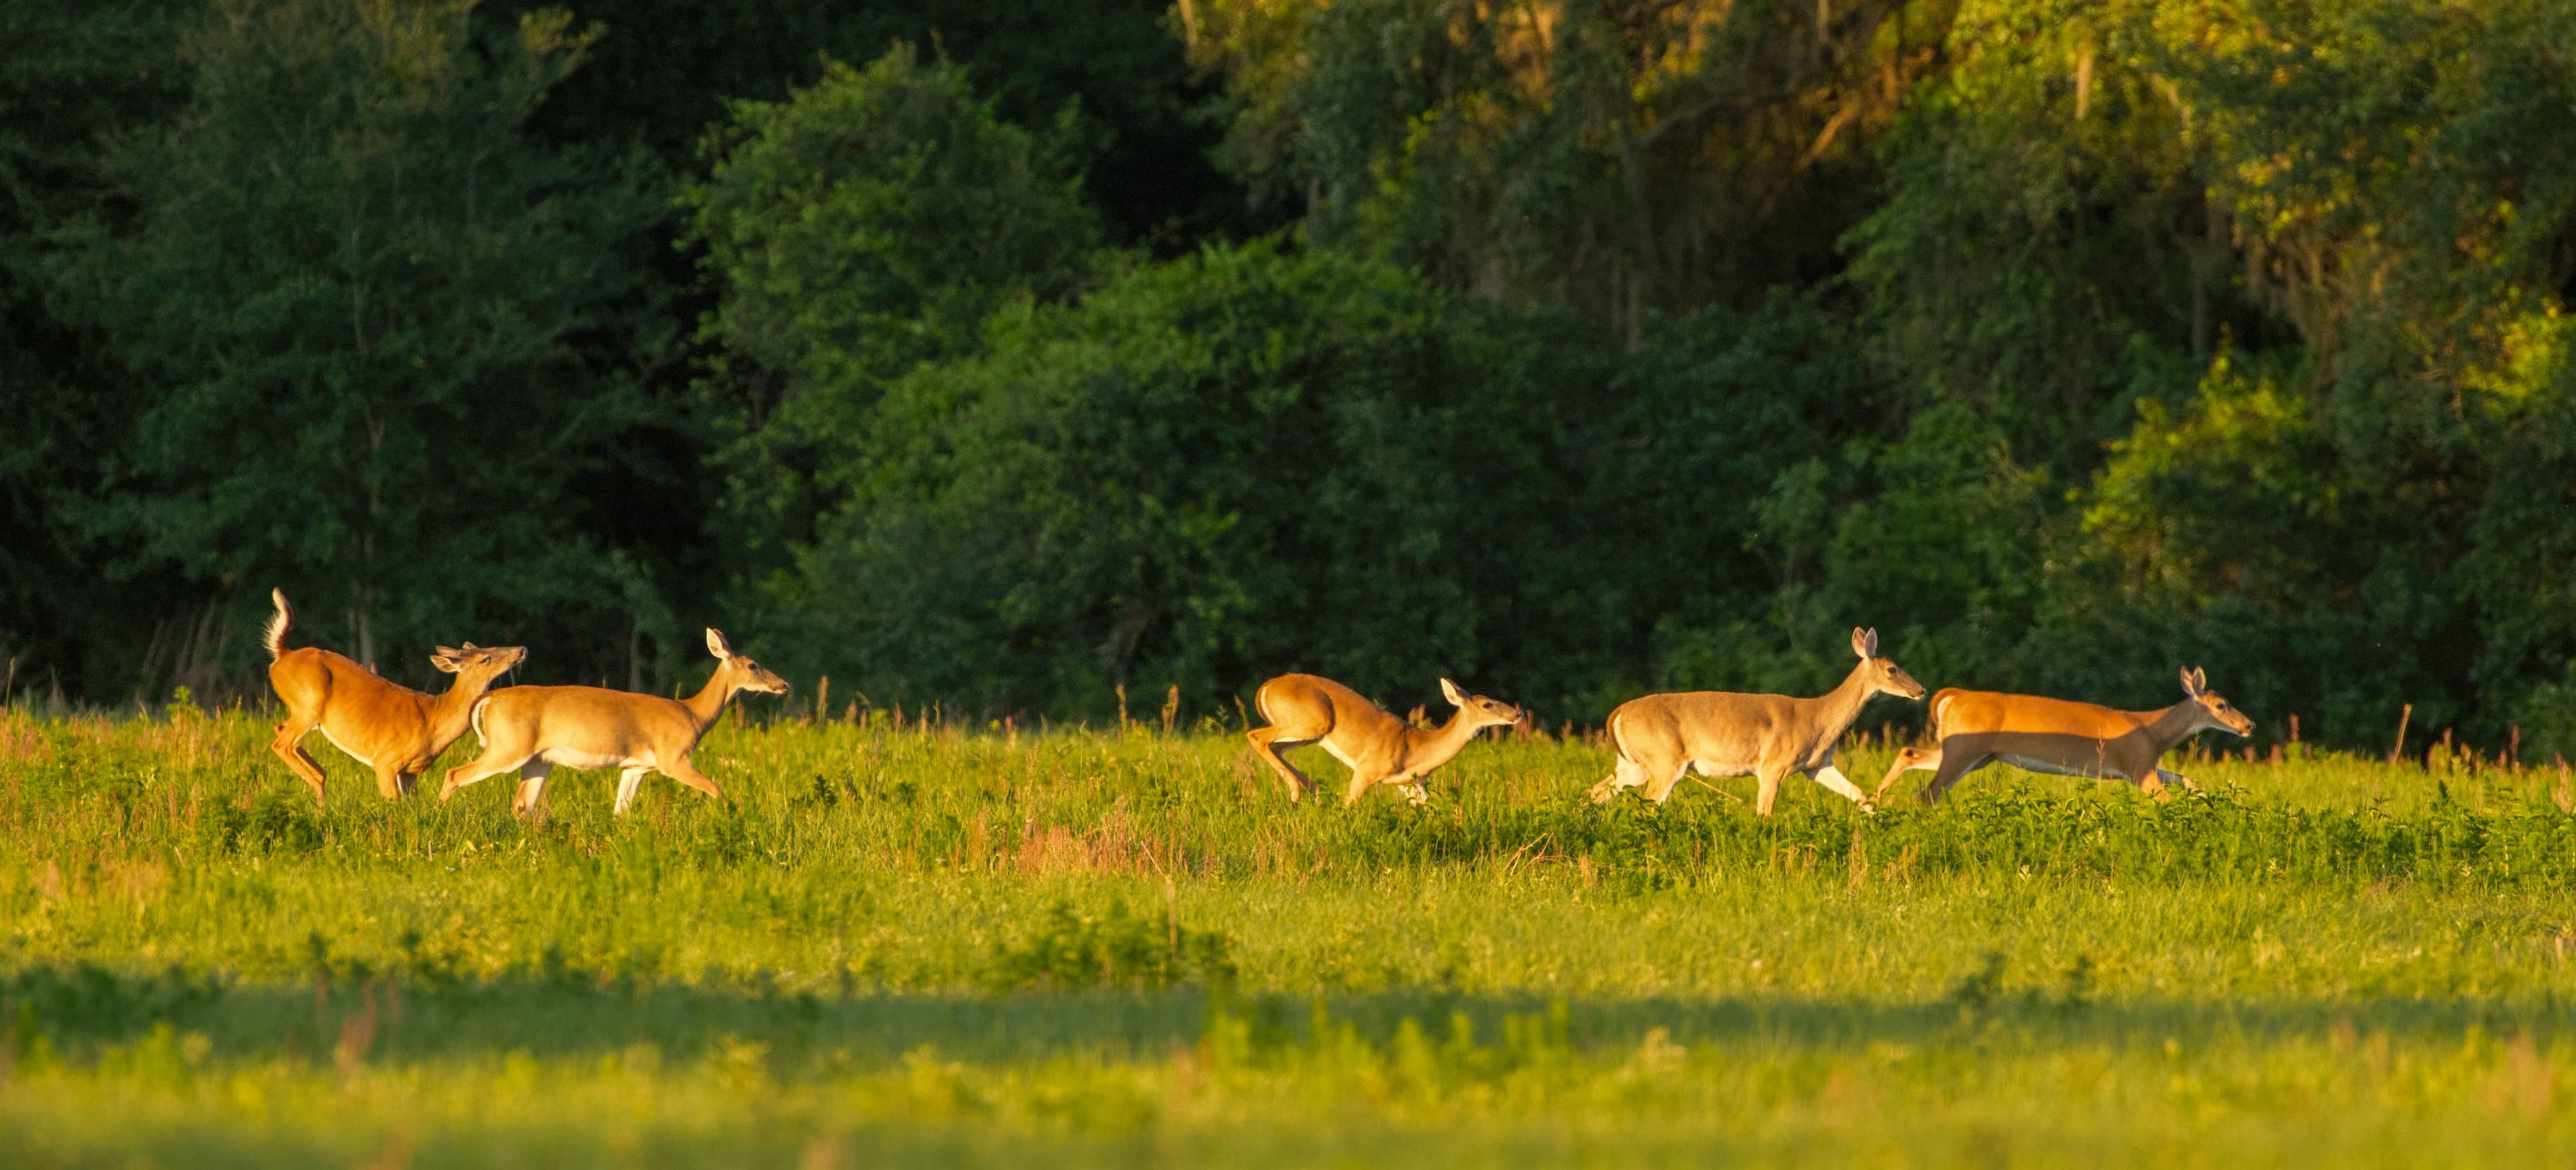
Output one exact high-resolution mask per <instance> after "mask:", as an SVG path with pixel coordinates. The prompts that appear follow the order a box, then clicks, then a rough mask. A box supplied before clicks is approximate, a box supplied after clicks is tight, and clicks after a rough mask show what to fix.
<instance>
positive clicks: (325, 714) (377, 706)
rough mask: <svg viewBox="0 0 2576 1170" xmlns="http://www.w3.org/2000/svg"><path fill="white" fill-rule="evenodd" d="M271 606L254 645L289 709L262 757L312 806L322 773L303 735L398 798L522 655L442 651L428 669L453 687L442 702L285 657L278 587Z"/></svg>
mask: <svg viewBox="0 0 2576 1170" xmlns="http://www.w3.org/2000/svg"><path fill="white" fill-rule="evenodd" d="M268 598H269V600H270V601H273V602H275V603H276V604H277V615H276V616H275V617H272V618H270V619H269V620H268V631H267V633H265V634H263V635H261V638H260V644H261V645H262V646H264V647H266V648H267V650H268V658H269V662H268V685H269V686H270V687H271V688H273V689H274V690H276V691H277V699H278V702H280V703H282V704H284V705H285V706H286V721H285V722H283V723H280V724H278V725H277V738H275V739H273V740H271V741H269V745H268V750H270V751H272V752H275V753H277V757H278V758H279V759H282V760H284V761H286V766H287V767H288V768H291V769H293V770H294V771H295V774H296V775H298V776H301V777H303V778H304V782H305V783H306V784H308V785H310V786H312V789H313V799H314V800H315V801H317V802H318V801H320V800H321V799H322V766H321V765H319V764H317V763H314V762H313V757H312V756H311V755H310V754H307V753H306V752H305V750H304V737H305V736H307V735H310V734H312V733H313V732H314V731H315V730H316V729H319V730H320V731H321V732H322V735H323V738H325V739H328V740H330V741H331V743H332V746H334V747H337V748H339V749H340V750H341V751H343V752H347V753H348V754H349V756H350V757H351V758H352V759H355V760H357V761H358V762H359V763H361V764H365V765H366V766H367V767H368V768H370V769H372V770H373V771H374V772H375V774H376V792H377V794H378V795H380V796H383V797H384V798H385V799H387V800H395V799H398V798H400V797H401V796H402V795H403V794H404V793H407V792H410V791H411V787H412V780H413V779H414V778H415V777H417V776H419V775H420V774H421V773H422V772H424V771H427V770H428V768H429V764H430V761H432V760H435V759H437V758H438V753H440V752H442V751H445V750H447V745H449V744H451V743H454V742H456V740H457V738H458V737H459V736H462V735H464V734H465V726H466V722H467V719H468V717H469V713H470V712H471V711H472V710H473V707H474V701H475V700H476V699H479V698H481V697H483V692H484V690H485V689H487V688H489V687H490V686H491V685H492V680H493V679H495V678H498V677H499V676H500V675H501V672H503V671H506V670H508V669H510V668H511V667H513V666H517V665H518V664H519V661H520V660H521V659H524V658H526V657H527V656H528V651H527V649H526V648H525V647H522V646H477V645H475V644H474V643H472V642H467V643H466V644H465V645H464V646H463V647H461V648H456V647H448V646H441V647H439V648H438V653H436V654H434V655H431V656H430V659H429V661H430V665H432V666H435V667H437V668H438V669H440V670H443V671H446V672H447V673H449V674H452V675H455V676H456V680H455V681H454V682H452V683H450V684H449V685H448V688H447V691H446V693H444V694H439V695H425V694H422V693H421V692H419V691H415V690H413V689H411V688H410V687H406V686H398V685H396V684H394V683H390V682H386V681H385V680H384V679H383V678H382V677H381V676H379V675H377V674H376V672H374V671H372V670H369V669H367V668H366V667H364V666H360V665H358V663H357V662H356V661H354V660H352V659H350V658H349V657H347V656H346V655H342V654H336V653H333V652H332V651H329V650H325V649H322V648H321V647H319V646H306V647H303V648H301V649H297V650H289V649H287V648H286V632H287V631H288V630H290V629H293V628H294V627H295V611H294V610H292V609H290V608H288V607H287V604H286V591H285V590H283V589H272V590H269V592H268Z"/></svg>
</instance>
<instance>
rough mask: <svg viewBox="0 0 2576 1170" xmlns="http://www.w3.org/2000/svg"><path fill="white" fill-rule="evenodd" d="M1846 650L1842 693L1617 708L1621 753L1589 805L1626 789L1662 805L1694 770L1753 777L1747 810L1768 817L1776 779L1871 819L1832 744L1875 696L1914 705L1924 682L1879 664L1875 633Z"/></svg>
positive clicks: (1721, 696) (1708, 694) (1613, 728)
mask: <svg viewBox="0 0 2576 1170" xmlns="http://www.w3.org/2000/svg"><path fill="white" fill-rule="evenodd" d="M1851 645H1852V653H1854V654H1857V655H1859V656H1860V665H1858V666H1855V667H1853V668H1852V672H1851V673H1850V674H1849V675H1847V676H1845V677H1844V678H1843V681H1842V685H1840V686H1837V687H1835V688H1834V689H1833V690H1831V691H1829V692H1826V693H1825V694H1823V695H1821V696H1818V697H1816V698H1813V699H1799V698H1792V697H1790V696H1788V695H1739V694H1732V693H1729V692H1725V691H1690V692H1685V693H1682V694H1674V695H1647V696H1645V697H1644V698H1640V699H1631V700H1629V701H1627V702H1625V703H1622V704H1620V705H1619V709H1618V710H1615V711H1612V712H1611V713H1610V740H1611V743H1612V744H1613V745H1615V746H1616V747H1617V748H1618V749H1619V763H1618V766H1617V768H1616V770H1614V771H1612V772H1611V773H1610V774H1609V775H1607V776H1604V777H1602V778H1601V782H1600V783H1598V784H1595V785H1593V786H1592V799H1593V801H1594V802H1596V803H1599V802H1603V801H1607V800H1609V799H1610V798H1612V797H1614V796H1617V795H1619V791H1620V790H1621V789H1623V788H1637V787H1643V788H1644V789H1645V790H1646V799H1648V800H1651V801H1654V802H1655V803H1657V804H1662V803H1664V801H1666V800H1667V799H1670V798H1671V796H1672V794H1673V786H1674V785H1676V784H1679V783H1681V780H1682V773H1683V772H1684V771H1685V770H1687V769H1697V770H1698V772H1699V774H1700V775H1702V776H1706V777H1708V778H1710V779H1717V778H1719V777H1723V776H1751V777H1753V778H1754V780H1755V781H1756V782H1757V783H1758V784H1759V786H1760V787H1759V790H1758V792H1757V793H1756V795H1755V797H1754V802H1753V811H1754V812H1756V813H1759V814H1761V815H1762V816H1766V817H1767V816H1770V815H1771V805H1772V802H1773V801H1775V800H1777V799H1778V798H1779V796H1780V781H1781V780H1782V779H1783V778H1785V777H1787V776H1788V774H1789V773H1791V772H1803V773H1805V774H1806V775H1807V776H1809V777H1810V778H1812V779H1814V780H1815V782H1816V783H1818V784H1822V785H1824V786H1825V787H1826V788H1829V789H1832V790H1833V791H1835V792H1837V793H1840V794H1842V795H1843V796H1844V797H1846V798H1848V799H1849V800H1850V801H1851V802H1852V803H1854V804H1857V805H1859V806H1860V807H1861V808H1862V810H1863V811H1868V810H1869V809H1870V808H1871V805H1870V800H1869V797H1868V796H1867V795H1866V794H1864V793H1862V792H1861V790H1860V789H1859V788H1858V787H1856V786H1854V785H1853V784H1852V782H1851V781H1850V780H1847V779H1845V778H1844V777H1843V774H1842V770H1841V769H1840V768H1837V767H1835V764H1834V760H1835V754H1836V750H1835V749H1836V745H1838V744H1839V743H1841V741H1842V738H1843V733H1844V732H1845V731H1848V730H1850V729H1851V725H1852V722H1853V721H1854V720H1857V719H1859V718H1860V710H1861V706H1862V705H1863V704H1865V703H1867V702H1869V700H1870V699H1871V698H1872V697H1873V696H1877V695H1895V696H1897V697H1899V698H1905V699H1920V698H1922V697H1923V684H1921V683H1919V682H1916V681H1914V676H1913V675H1910V674H1907V673H1905V668H1904V667H1901V666H1898V665H1897V664H1896V663H1894V662H1891V661H1889V660H1887V659H1885V658H1881V657H1879V656H1878V631H1877V630H1862V629H1854V630H1853V631H1852V641H1851Z"/></svg>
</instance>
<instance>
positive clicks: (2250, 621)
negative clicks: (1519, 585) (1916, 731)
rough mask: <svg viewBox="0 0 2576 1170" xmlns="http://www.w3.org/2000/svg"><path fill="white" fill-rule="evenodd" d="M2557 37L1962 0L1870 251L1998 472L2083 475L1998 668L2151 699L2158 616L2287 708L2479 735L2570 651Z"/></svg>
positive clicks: (2498, 15)
mask: <svg viewBox="0 0 2576 1170" xmlns="http://www.w3.org/2000/svg"><path fill="white" fill-rule="evenodd" d="M2571 37H2576V17H2571V16H2570V15H2569V14H2568V12H2567V11H2566V10H2565V9H2564V8H2563V6H2556V5H2547V4H2537V3H2524V2H2520V0H2499V2H2495V3H2485V4H2472V5H2425V4H2417V3H2410V2H2405V0H2354V2H2350V3H2338V4H2305V3H2299V4H2292V3H2268V2H2250V3H2242V4H2233V5H2225V6H2220V7H2217V8H2214V9H2213V8H2207V7H2198V6H2183V5H2175V4H2168V3H2161V2H2151V0H2139V2H2135V3H2123V4H2109V5H2097V4H2082V5H2076V4H2066V5H2055V6H2050V5H2030V4H2017V3H2015V4H2007V3H1993V4H1969V5H1966V6H1964V7H1963V8H1962V10H1961V12H1960V14H1959V18H1958V22H1957V26H1956V30H1955V31H1954V33H1953V36H1952V38H1951V41H1950V49H1951V50H1952V51H1953V52H1954V53H1955V54H1956V60H1955V63H1954V64H1953V66H1952V68H1951V70H1950V71H1949V72H1948V74H1947V75H1946V76H1944V77H1943V78H1941V79H1940V80H1939V81H1937V82H1935V83H1932V84H1930V85H1928V86H1927V87H1925V90H1924V92H1922V94H1921V95H1920V96H1918V97H1917V98H1916V99H1915V100H1914V101H1913V102H1912V103H1910V105H1909V108H1908V112H1907V114H1906V117H1905V119H1904V120H1903V122H1902V123H1901V125H1900V127H1899V129H1898V130H1897V131H1896V132H1895V133H1893V134H1892V135H1891V136H1890V137H1889V139H1888V146H1887V148H1886V151H1885V154H1886V157H1887V158H1888V160H1889V173H1890V175H1891V178H1892V180H1893V182H1894V185H1893V188H1892V191H1891V194H1890V197H1889V199H1888V200H1887V202H1886V203H1885V205H1883V206H1882V207H1881V208H1880V210H1879V211H1877V212H1876V213H1874V214H1873V216H1872V217H1871V219H1870V220H1869V221H1868V223H1867V224H1866V225H1864V227H1863V228H1862V229H1861V230H1859V231H1858V232H1856V233H1855V234H1854V237H1853V242H1854V247H1855V249H1856V250H1855V266H1854V269H1853V274H1854V276H1855V277H1857V278H1858V280H1859V281H1860V282H1861V283H1862V284H1863V286H1864V287H1865V288H1867V289H1868V290H1869V293H1870V301H1869V304H1870V317H1869V324H1870V326H1871V328H1872V331H1873V333H1874V334H1875V336H1876V337H1877V339H1878V341H1879V343H1880V344H1881V345H1883V346H1884V347H1885V348H1884V350H1883V351H1882V352H1883V356H1884V357H1885V359H1886V360H1887V363H1888V367H1889V371H1890V376H1891V378H1893V379H1894V380H1896V381H1897V382H1898V384H1900V385H1902V386H1904V387H1905V391H1906V393H1907V394H1908V395H1909V396H1911V397H1913V398H1914V399H1915V400H1917V401H1920V402H1925V403H1955V404H1959V405H1963V406H1966V407H1969V408H1971V409H1974V410H1976V411H1977V412H1978V413H1979V414H1980V415H1982V416H1983V417H1985V418H1986V419H1988V420H1991V425H1992V426H1993V427H1994V428H1995V429H1996V431H1997V432H1998V433H1999V434H2000V435H2001V436H2002V437H2003V439H2004V440H2005V443H2006V445H2005V447H2004V451H2005V454H2004V456H2003V457H2002V458H2001V459H2000V461H1999V462H1998V463H1997V464H1996V471H1995V474H1994V478H1993V481H1994V482H1996V483H1998V484H2001V483H2005V482H2009V481H2011V480H2013V479H2015V478H2017V477H2021V476H2024V475H2029V474H2041V475H2044V476H2045V482H2047V483H2049V484H2051V485H2055V484H2064V485H2067V487H2068V489H2071V490H2070V491H2069V494H2068V500H2069V504H2070V506H2071V507H2072V508H2073V509H2074V511H2075V513H2076V516H2074V517H2067V518H2062V519H2060V520H2058V521H2056V522H2055V523H2053V524H2050V525H2047V526H2046V530H2047V531H2049V532H2052V533H2054V534H2056V536H2055V538H2054V539H2053V541H2052V542H2051V543H2050V544H2049V547H2050V549H2051V550H2052V551H2051V553H2050V555H2049V557H2048V558H2047V560H2046V562H2045V565H2044V566H2041V565H2033V566H2031V567H2032V568H2033V569H2034V570H2038V571H2040V573H2041V576H2042V577H2043V580H2042V584H2041V588H2042V596H2041V600H2040V603H2039V604H2038V605H2036V606H2035V607H2033V611H2032V612H2033V621H2034V622H2035V624H2034V625H2033V626H2031V627H2029V633H2028V634H2027V636H2026V637H2025V638H2023V639H2021V645H2020V646H2019V647H2018V648H2007V647H2002V646H1998V647H1997V649H1998V651H1999V653H1997V654H1996V655H1995V656H1994V657H1995V660H1996V662H1997V665H1996V667H1995V669H1994V673H1995V674H1996V675H1999V676H2002V677H2004V678H2016V677H2017V678H2020V679H2025V680H2033V681H2045V682H2047V683H2051V684H2054V685H2056V686H2058V687H2060V688H2062V689H2075V688H2085V687H2089V688H2092V689H2096V690H2109V691H2119V692H2126V693H2129V694H2132V695H2134V696H2136V699H2135V701H2144V700H2146V699H2147V698H2149V697H2150V696H2151V695H2152V694H2153V693H2155V691H2157V690H2161V689H2163V686H2164V684H2163V683H2162V681H2161V680H2160V679H2158V677H2157V676H2159V675H2161V674H2162V673H2165V672H2164V670H2163V666H2164V663H2161V662H2155V663H2150V662H2147V661H2142V660H2140V659H2139V658H2138V656H2137V655H2135V654H2134V653H2133V652H2132V651H2131V649H2130V648H2132V647H2138V646H2153V647H2159V648H2171V649H2170V650H2168V652H2167V654H2166V655H2165V656H2167V657H2172V656H2181V657H2185V658H2186V659H2187V660H2190V659H2199V658H2206V659H2208V660H2209V661H2210V662H2211V664H2212V670H2213V671H2223V672H2224V673H2225V675H2226V676H2227V677H2229V678H2231V679H2243V680H2245V681H2243V682H2241V683H2239V682H2231V684H2230V685H2231V690H2232V691H2233V693H2235V694H2237V695H2238V696H2239V697H2240V698H2243V699H2245V700H2247V701H2248V705H2249V706H2252V707H2254V708H2255V709H2257V710H2269V711H2271V712H2273V713H2274V719H2275V721H2276V723H2277V722H2278V721H2279V720H2280V719H2281V718H2283V717H2284V716H2286V714H2287V713H2288V712H2290V711H2294V710H2298V711H2304V712H2305V713H2306V715H2307V725H2308V727H2309V728H2310V730H2311V731H2312V732H2313V731H2314V730H2315V729H2317V728H2318V726H2319V721H2320V718H2321V717H2322V721H2323V724H2324V727H2325V729H2326V730H2327V732H2328V734H2330V735H2339V736H2344V737H2348V738H2350V739H2353V740H2364V739H2367V738H2369V736H2370V735H2371V734H2372V733H2373V732H2379V731H2382V729H2384V728H2385V726H2386V723H2387V722H2388V721H2392V720H2393V713H2394V711H2395V710H2396V708H2397V707H2398V705H2399V704H2400V702H2402V701H2412V702H2415V703H2417V704H2419V706H2420V707H2421V708H2422V711H2420V712H2419V716H2420V717H2421V719H2422V723H2421V725H2422V726H2424V727H2425V728H2426V729H2427V730H2428V731H2429V730H2430V729H2432V728H2435V727H2440V726H2445V725H2448V724H2450V723H2452V722H2454V721H2463V722H2465V723H2466V724H2467V725H2468V726H2470V727H2472V728H2473V729H2475V730H2476V731H2477V732H2479V733H2480V734H2482V735H2498V734H2500V733H2501V732H2502V731H2503V730H2504V728H2503V727H2502V726H2501V725H2502V724H2503V723H2504V722H2506V721H2508V720H2509V719H2510V718H2512V717H2513V712H2514V710H2515V706H2516V702H2517V700H2516V697H2515V694H2516V690H2517V687H2518V686H2523V685H2528V684H2527V683H2514V682H2508V681H2507V680H2509V679H2523V680H2528V679H2533V678H2534V677H2535V675H2538V676H2539V677H2543V678H2545V677H2548V675H2549V674H2550V673H2552V670H2551V667H2550V664H2551V663H2553V662H2563V661H2564V660H2565V656H2566V655H2567V654H2568V653H2570V652H2571V651H2576V642H2571V641H2570V639H2569V636H2568V626H2567V624H2566V623H2565V622H2564V620H2563V619H2559V618H2556V617H2554V616H2550V613H2549V610H2548V605H2549V599H2550V593H2549V591H2548V589H2547V588H2546V586H2544V585H2542V584H2541V582H2542V580H2543V579H2545V578H2546V577H2547V576H2548V575H2549V573H2550V570H2551V568H2553V567H2555V566H2558V565H2563V564H2565V563H2566V559H2567V558H2566V553H2565V552H2563V551H2561V550H2563V549H2565V548H2566V547H2568V545H2569V544H2570V542H2571V537H2570V536H2569V535H2566V534H2568V533H2569V532H2570V531H2571V526H2576V514H2571V513H2570V511H2569V510H2568V509H2567V508H2566V507H2565V504H2566V502H2567V500H2568V496H2567V492H2568V490H2569V480H2568V478H2567V474H2566V465H2565V464H2564V463H2563V462H2558V461H2553V460H2552V458H2551V457H2550V455H2549V452H2550V451H2551V449H2552V447H2551V445H2550V443H2549V442H2548V441H2547V440H2543V439H2541V438H2540V436H2541V435H2543V434H2546V433H2549V431H2550V429H2551V428H2550V427H2549V425H2548V424H2547V423H2545V422H2543V421H2541V420H2542V419H2544V418H2548V417H2550V416H2551V415H2552V413H2553V412H2554V411H2556V410H2557V409H2559V407H2558V406H2557V404H2558V403H2559V402H2561V401H2563V400H2564V390H2563V386H2564V385H2565V380H2566V372H2565V371H2566V366H2565V361H2564V341H2563V329H2562V327H2561V326H2560V325H2559V323H2558V314H2559V312H2560V308H2559V306H2560V303H2561V301H2562V299H2563V296H2564V294H2565V290H2566V289H2567V288H2568V287H2569V281H2570V277H2571V276H2576V267H2571V257H2576V252H2571V249H2570V247H2569V241H2570V239H2571V238H2576V237H2571V236H2570V234H2569V231H2568V222H2569V221H2568V217H2569V215H2570V214H2571V212H2576V185H2571V181H2570V180H2571V178H2576V165H2571V164H2576V152H2571V148H2570V147H2569V145H2568V141H2567V139H2566V137H2565V135H2564V134H2558V133H2551V132H2547V131H2544V130H2542V129H2541V126H2542V125H2543V124H2546V123H2550V122H2553V121H2560V122H2563V118H2564V112H2565V111H2566V110H2568V109H2571V108H2576V104H2571V102H2576V79H2571V78H2570V77H2569V76H2568V74H2567V71H2566V69H2565V68H2564V62H2565V61H2566V60H2567V56H2566V54H2567V49H2568V47H2569V46H2570V45H2571V44H2576V41H2571V39H2570V38H2571ZM1997 209H2001V210H2002V211H2003V214H2001V215H1998V214H1996V211H1997ZM2195 366H2202V367H2205V368H2206V370H2207V373H2206V375H2205V376H2196V375H2193V374H2191V373H2189V371H2191V370H2192V369H2193V368H2194V367H2195ZM1932 409H1935V410H1937V409H1942V407H1937V406H1936V407H1933V408H1932ZM2026 469H2027V470H2026ZM2052 494H2053V492H2052ZM1968 520H1969V518H1968V517H1965V516H1960V517H1956V518H1954V520H1953V522H1952V523H1951V524H1950V525H1949V526H1950V527H1952V528H1953V529H1954V530H1957V531H1964V530H1965V529H1964V524H1965V523H1966V522H1968ZM2069 520H2072V521H2073V523H2069ZM2070 530H2072V531H2070ZM2070 537H2071V539H2070ZM2499 586H2501V587H2499ZM1990 641H1991V640H1990ZM2115 664H2116V665H2115ZM2482 699H2484V700H2490V701H2482Z"/></svg>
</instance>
